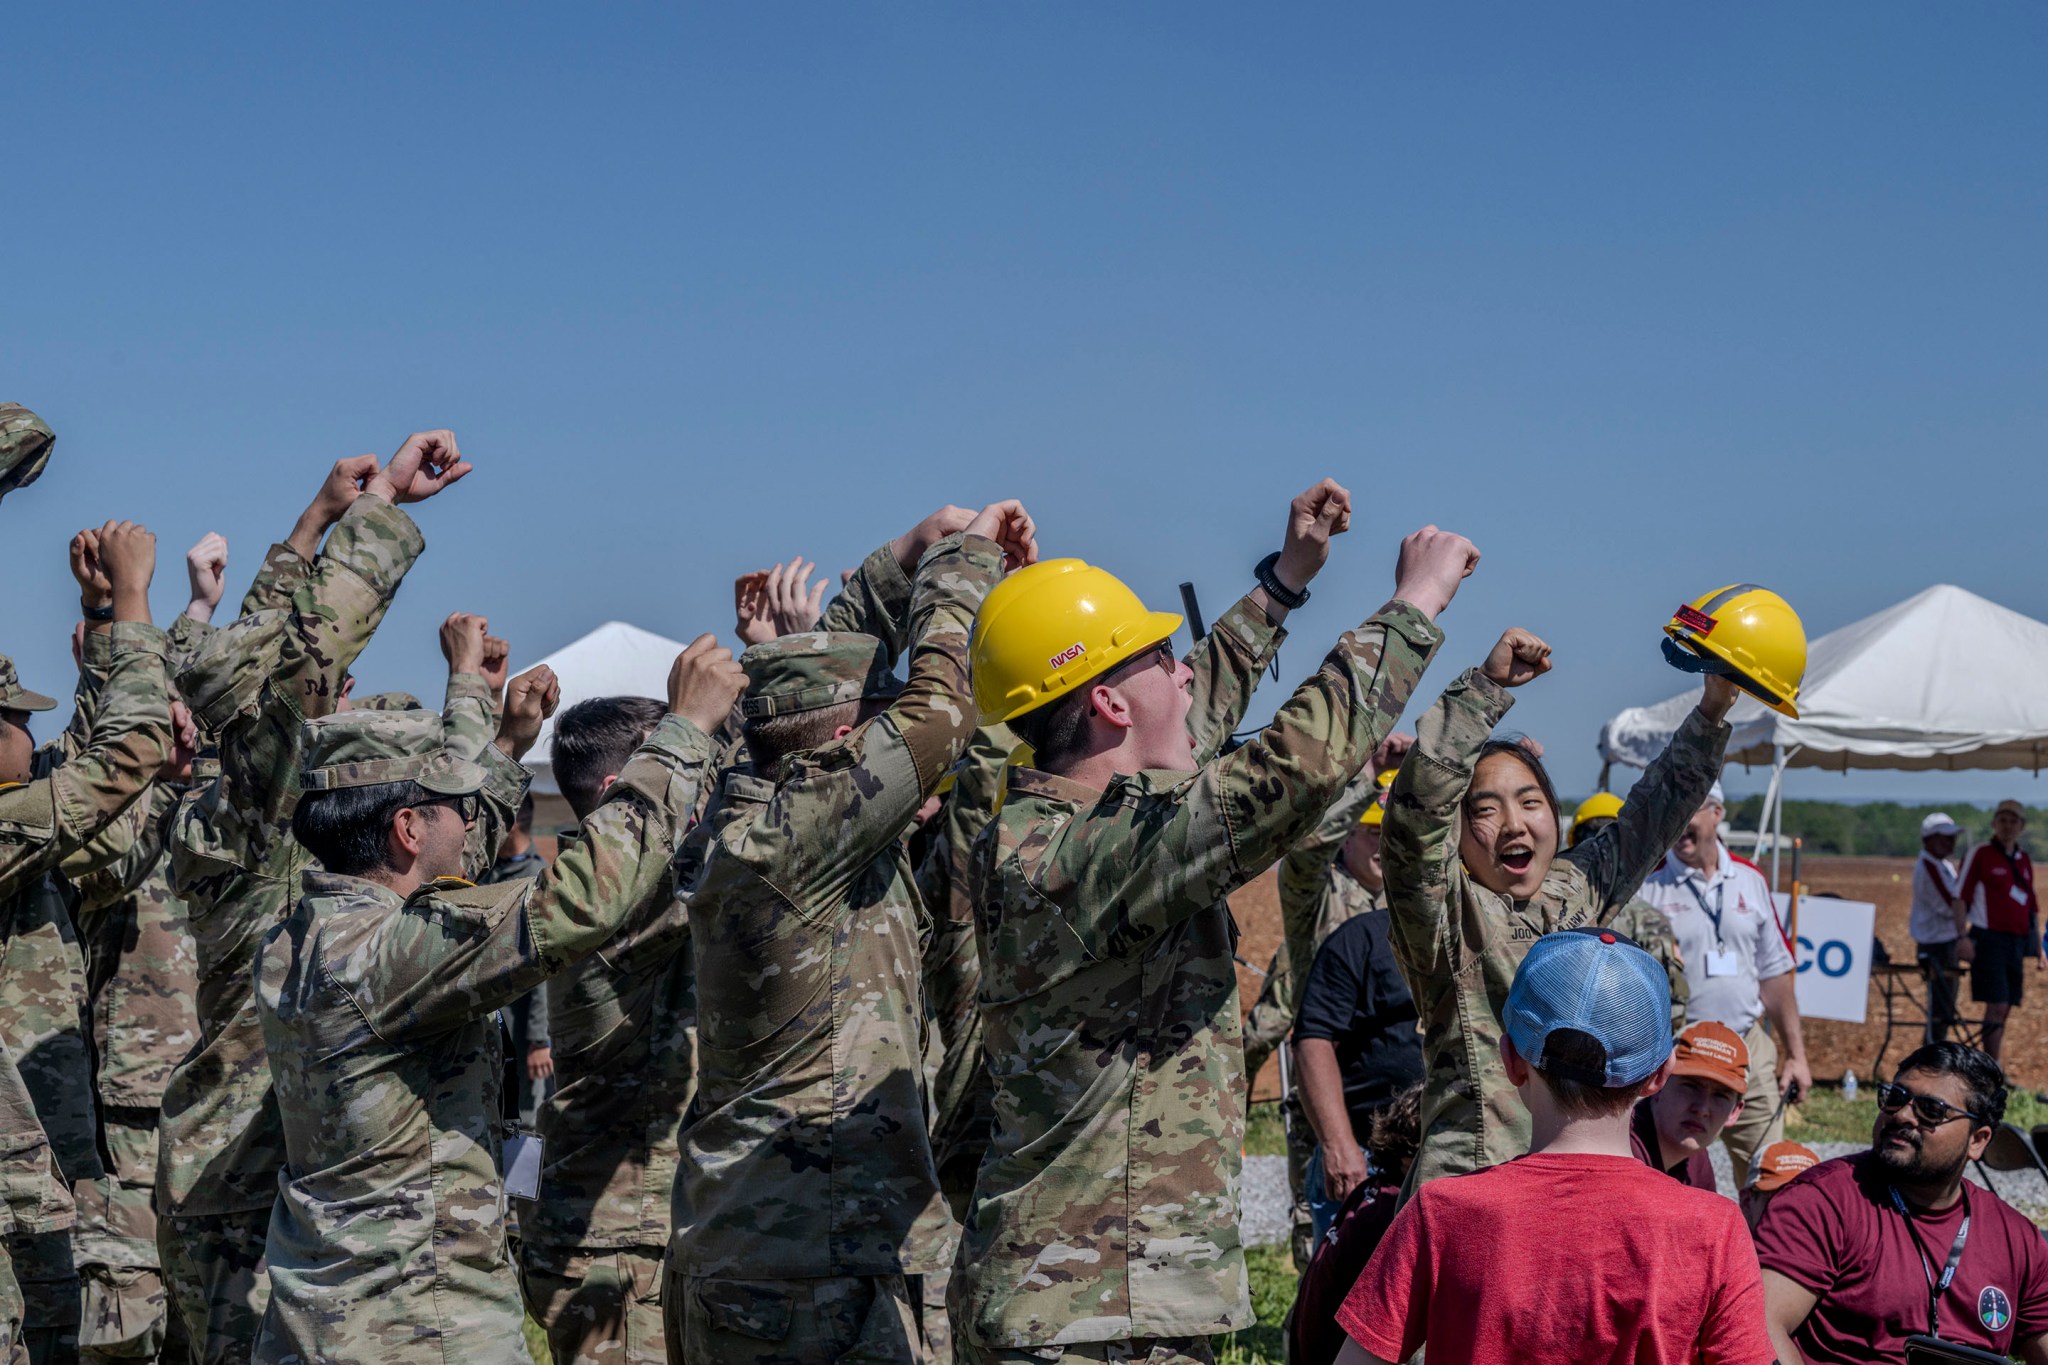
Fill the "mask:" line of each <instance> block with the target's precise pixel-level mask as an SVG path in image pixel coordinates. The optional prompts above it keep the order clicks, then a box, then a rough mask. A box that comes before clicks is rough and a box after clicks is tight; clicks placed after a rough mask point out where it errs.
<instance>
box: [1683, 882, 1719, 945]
mask: <svg viewBox="0 0 2048 1365" xmlns="http://www.w3.org/2000/svg"><path fill="white" fill-rule="evenodd" d="M1685 889H1686V890H1688V891H1690V892H1692V898H1693V899H1694V900H1696V901H1698V902H1699V903H1700V913H1702V914H1704V915H1705V916H1706V917H1707V918H1708V919H1710V920H1712V921H1713V922H1714V946H1715V947H1716V948H1721V949H1725V948H1726V947H1727V946H1728V945H1727V944H1725V943H1723V942H1722V941H1721V900H1722V898H1723V897H1724V896H1726V895H1727V894H1728V883H1726V882H1720V883H1718V884H1716V886H1715V887H1714V908H1713V909H1711V910H1709V909H1707V898H1706V897H1705V896H1703V895H1701V894H1700V884H1699V883H1698V882H1696V881H1694V880H1693V879H1692V878H1691V877H1687V878H1686V879H1685Z"/></svg>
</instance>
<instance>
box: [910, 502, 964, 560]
mask: <svg viewBox="0 0 2048 1365" xmlns="http://www.w3.org/2000/svg"><path fill="white" fill-rule="evenodd" d="M973 520H974V513H972V512H970V511H968V510H967V509H966V508H965V507H954V506H953V505H951V504H950V503H949V504H947V505H946V506H944V507H941V508H940V509H939V510H938V511H936V512H934V513H932V514H931V515H930V516H928V517H926V518H925V519H924V520H923V521H920V522H919V523H918V524H917V525H915V526H913V527H911V528H910V529H909V530H908V531H905V532H904V533H903V534H902V535H900V536H898V537H896V541H895V544H893V545H892V546H890V552H891V553H893V554H894V555H895V556H896V562H897V563H898V564H900V565H902V566H903V572H905V573H915V572H917V561H918V560H920V559H923V558H924V552H925V551H926V550H929V549H931V547H932V546H934V545H936V544H938V543H939V542H940V541H942V540H944V539H945V538H946V537H947V536H952V535H958V534H959V533H960V532H962V531H964V530H966V529H967V524H968V523H969V522H971V521H973Z"/></svg>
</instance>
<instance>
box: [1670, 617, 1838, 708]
mask: <svg viewBox="0 0 2048 1365" xmlns="http://www.w3.org/2000/svg"><path fill="white" fill-rule="evenodd" d="M1664 634H1665V635H1666V636H1667V637H1668V638H1667V639H1666V641H1665V644H1664V657H1665V658H1666V659H1669V660H1670V661H1671V662H1672V664H1673V665H1675V666H1676V667H1678V668H1682V669H1684V670H1685V671H1686V672H1688V673H1718V674H1720V675H1721V676H1722V677H1724V678H1727V679H1728V680H1729V681H1730V682H1732V683H1734V684H1735V685H1736V686H1737V687H1739V688H1741V689H1742V690H1743V691H1745V692H1747V693H1749V695H1750V696H1752V697H1755V698H1756V699H1757V700H1758V701H1760V702H1762V703H1763V704H1764V705H1765V706H1768V707H1770V708H1771V709H1772V710H1773V711H1778V712H1781V713H1783V714H1784V715H1788V716H1791V717H1792V718H1793V719H1794V720H1797V719H1798V718H1799V684H1800V683H1801V682H1802V681H1803V680H1804V679H1805V677H1806V627H1805V626H1804V625H1802V624H1800V621H1799V613H1798V612H1796V611H1794V610H1792V605H1791V603H1789V602H1787V601H1786V600H1785V599H1784V598H1782V597H1780V596H1778V594H1776V593H1774V592H1772V591H1771V590H1770V589H1769V588H1760V587H1758V586H1757V585H1756V584H1754V583H1736V584H1732V585H1730V586H1729V587H1725V588H1722V589H1721V590H1720V591H1718V592H1710V593H1708V594H1707V595H1706V596H1704V597H1698V598H1694V599H1693V600H1692V601H1690V602H1688V603H1686V604H1685V605H1684V606H1682V607H1680V608H1679V609H1678V611H1677V613H1676V614H1675V615H1673V616H1672V618H1671V623H1670V624H1669V625H1667V626H1665V627H1664Z"/></svg>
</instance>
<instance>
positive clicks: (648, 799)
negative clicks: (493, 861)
mask: <svg viewBox="0 0 2048 1365" xmlns="http://www.w3.org/2000/svg"><path fill="white" fill-rule="evenodd" d="M710 753H711V746H710V741H709V740H707V739H706V738H705V736H704V734H703V732H702V731H700V730H698V729H697V727H696V726H694V725H692V724H690V722H689V721H687V720H685V719H684V718H683V717H681V716H674V715H671V716H667V717H664V718H663V719H662V721H661V723H660V724H658V725H656V726H655V727H654V731H653V733H652V734H650V735H649V736H648V737H647V741H646V742H645V743H644V744H642V745H641V746H640V748H639V750H638V751H637V752H636V753H635V754H634V755H633V757H632V758H631V759H629V760H628V761H627V763H626V770H625V771H624V772H623V773H621V774H620V775H619V780H618V781H617V782H616V783H614V784H613V785H612V787H611V789H610V790H609V791H607V792H606V793H605V800H604V802H603V804H602V805H600V806H599V807H598V808H597V809H596V810H595V811H593V812H592V813H591V815H590V818H589V819H587V820H585V821H584V822H583V826H582V832H583V837H582V838H580V839H577V840H574V841H572V842H569V843H566V844H565V845H564V846H563V849H562V852H561V853H560V855H559V856H557V857H556V859H555V862H554V865H553V866H552V867H550V868H549V869H548V870H547V871H545V872H543V873H541V874H540V876H538V877H536V878H533V879H531V880H529V879H526V878H520V879H518V880H516V881H508V882H500V883H498V884H496V885H493V886H470V885H468V884H465V883H460V882H438V883H433V884H430V885H429V886H426V887H423V888H421V889H420V890H419V891H418V892H416V893H414V895H413V897H412V899H411V900H410V901H409V902H407V906H406V912H405V913H404V914H401V915H394V916H392V917H391V920H390V921H389V923H388V924H387V925H386V926H385V927H384V928H383V929H382V930H381V931H380V932H379V935H378V938H377V939H376V942H375V944H374V947H373V949H372V951H373V952H374V953H375V955H376V956H375V961H374V968H373V973H374V975H375V976H376V978H377V979H378V981H379V982H380V984H381V986H382V989H379V990H377V991H376V992H375V993H374V995H372V994H371V993H368V992H366V993H365V995H364V998H362V999H360V1000H358V1001H357V1002H356V1004H357V1006H358V1008H360V1009H361V1010H362V1011H363V1015H364V1019H365V1021H366V1022H367V1023H368V1024H369V1026H370V1028H371V1030H372V1031H373V1032H375V1033H376V1034H377V1036H378V1037H380V1038H384V1039H387V1040H389V1039H393V1038H398V1037H415V1036H418V1034H420V1033H421V1032H428V1033H431V1032H437V1031H440V1030H443V1029H448V1028H453V1027H456V1026H458V1025H461V1024H464V1023H467V1022H468V1021H469V1020H471V1019H475V1018H477V1017H478V1016H479V1015H482V1014H485V1013H488V1012H489V1011H491V1010H494V1009H499V1008H502V1007H503V1006H506V1005H509V1004H511V1003H512V1002H513V1001H514V1000H516V999H518V998H519V997H520V996H522V995H524V994H526V993H527V992H528V991H530V990H532V989H533V988H534V987H535V986H537V985H539V984H540V983H541V982H542V981H545V980H546V979H547V978H548V977H550V976H552V975H554V974H555V973H556V972H559V971H561V970H562V969H563V968H565V967H568V966H569V965H570V964H572V963H574V962H577V961H579V960H580V959H582V958H584V957H586V956H588V955H589V954H590V953H592V952H595V951H596V950H597V949H599V948H601V947H603V946H604V945H605V943H606V941H607V940H608V939H610V938H611V937H612V935H613V934H614V933H616V932H618V931H619V930H620V929H621V927H622V926H630V925H631V924H632V923H633V922H634V921H635V920H637V919H639V918H643V917H645V916H647V915H648V914H651V913H658V912H659V911H661V910H662V909H665V908H666V905H667V902H668V899H669V897H670V893H671V892H672V890H673V883H672V881H671V879H670V875H669V864H670V861H671V859H672V858H673V857H674V856H675V850H676V845H677V842H678V841H679V840H680V839H681V837H682V833H683V828H684V825H685V822H687V821H688V819H689V815H690V810H691V808H692V807H693V806H694V805H695V804H696V800H697V791H698V787H699V784H700V783H701V782H702V781H703V778H704V773H705V766H706V764H707V763H708V762H709V760H710Z"/></svg>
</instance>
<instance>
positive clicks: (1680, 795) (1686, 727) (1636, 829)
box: [1563, 710, 1730, 923]
mask: <svg viewBox="0 0 2048 1365" xmlns="http://www.w3.org/2000/svg"><path fill="white" fill-rule="evenodd" d="M1729 734H1730V729H1729V727H1728V725H1727V723H1726V722H1722V723H1720V724H1710V723H1709V722H1708V720H1707V718H1706V717H1705V716H1703V715H1701V714H1700V713H1699V711H1698V710H1694V711H1692V712H1690V713H1688V714H1687V716H1686V718H1685V720H1684V721H1683V722H1682V723H1681V724H1680V725H1679V727H1678V730H1677V732H1676V733H1675V734H1673V735H1672V736H1671V743H1670V744H1668V745H1666V746H1665V748H1664V752H1663V753H1661V754H1658V755H1657V757H1656V760H1655V761H1654V762H1652V763H1651V764H1650V767H1649V770H1648V771H1647V772H1645V773H1644V774H1643V775H1642V777H1641V778H1640V779H1638V780H1637V782H1636V784H1635V786H1634V787H1632V788H1630V789H1629V793H1628V796H1627V798H1626V799H1625V800H1624V801H1623V802H1622V806H1621V814H1620V815H1619V816H1617V817H1616V818H1615V821H1614V823H1613V824H1611V825H1608V826H1607V827H1606V828H1605V829H1603V830H1601V831H1600V832H1599V833H1597V834H1595V835H1594V836H1593V837H1592V838H1590V839H1587V840H1585V841H1584V842H1582V843H1580V844H1577V845H1575V846H1574V847H1572V848H1570V849H1567V850H1566V851H1565V853H1564V855H1563V856H1564V857H1565V858H1567V859H1568V860H1570V861H1571V862H1574V863H1576V864H1578V867H1579V870H1580V871H1581V872H1584V873H1585V874H1586V880H1587V881H1589V882H1591V883H1592V885H1593V894H1594V895H1595V896H1597V897H1598V898H1599V901H1600V922H1601V923H1605V922H1606V921H1607V920H1609V919H1611V918H1612V917H1613V916H1614V915H1615V914H1616V913H1618V912H1619V911H1620V909H1621V908H1622V907H1623V906H1624V905H1627V904H1628V902H1629V900H1630V898H1632V897H1633V896H1634V895H1635V894H1636V892H1637V891H1639V890H1641V889H1642V885H1643V878H1645V877H1647V876H1649V875H1650V873H1652V872H1654V871H1655V870H1656V868H1657V864H1658V863H1659V862H1661V861H1663V858H1664V855H1665V854H1666V853H1669V852H1670V851H1671V845H1672V844H1673V843H1674V842H1675V841H1676V840H1677V838H1678V836H1679V834H1680V832H1682V831H1683V830H1684V829H1685V826H1686V822H1687V821H1689V820H1691V819H1692V817H1693V815H1694V814H1695V813H1696V812H1697V811H1698V810H1699V808H1700V803H1701V802H1702V801H1704V800H1706V799H1707V789H1708V788H1710V787H1712V786H1713V785H1714V779H1715V778H1717V777H1719V776H1720V775H1721V752H1722V750H1723V749H1725V748H1726V747H1727V746H1728V736H1729Z"/></svg>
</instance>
